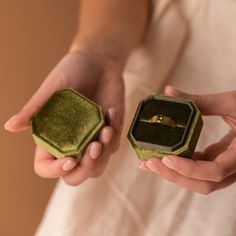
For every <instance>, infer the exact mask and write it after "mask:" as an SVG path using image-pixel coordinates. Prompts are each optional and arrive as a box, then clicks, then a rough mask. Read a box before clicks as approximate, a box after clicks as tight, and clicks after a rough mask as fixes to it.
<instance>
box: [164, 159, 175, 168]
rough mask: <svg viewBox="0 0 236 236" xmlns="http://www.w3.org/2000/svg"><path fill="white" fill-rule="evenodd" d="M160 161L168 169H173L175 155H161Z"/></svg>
mask: <svg viewBox="0 0 236 236" xmlns="http://www.w3.org/2000/svg"><path fill="white" fill-rule="evenodd" d="M162 163H163V164H164V165H165V166H167V167H169V168H170V169H175V157H169V156H166V157H163V158H162Z"/></svg>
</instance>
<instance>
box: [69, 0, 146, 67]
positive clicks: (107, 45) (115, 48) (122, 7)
mask: <svg viewBox="0 0 236 236" xmlns="http://www.w3.org/2000/svg"><path fill="white" fill-rule="evenodd" d="M148 19H149V0H99V1H98V0H81V4H80V13H79V26H78V33H77V35H76V37H75V39H74V41H73V44H72V46H71V51H76V50H80V49H84V48H85V49H86V50H92V51H93V52H95V53H96V54H99V55H102V56H106V57H110V58H112V59H114V60H116V61H118V63H120V64H121V65H124V63H125V61H126V59H127V57H128V56H129V54H130V52H131V51H132V50H133V49H134V48H135V47H137V45H138V44H139V43H140V42H141V40H142V38H143V35H144V33H145V30H146V27H147V23H148Z"/></svg>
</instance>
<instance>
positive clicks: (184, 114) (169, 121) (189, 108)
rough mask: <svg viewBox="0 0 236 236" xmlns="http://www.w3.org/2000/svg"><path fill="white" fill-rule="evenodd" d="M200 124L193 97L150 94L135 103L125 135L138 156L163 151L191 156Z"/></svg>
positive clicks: (152, 154)
mask: <svg viewBox="0 0 236 236" xmlns="http://www.w3.org/2000/svg"><path fill="white" fill-rule="evenodd" d="M202 126H203V120H202V117H201V114H200V111H199V109H198V108H197V106H196V104H195V103H194V102H193V101H191V100H185V99H179V98H173V97H168V96H163V95H159V94H154V95H151V96H149V97H147V98H146V99H144V100H142V101H141V102H140V103H139V105H138V108H137V110H136V114H135V116H134V118H133V122H132V124H131V127H130V129H129V132H128V139H129V142H130V144H131V145H132V147H133V148H134V150H135V151H136V153H137V155H138V157H139V159H141V160H147V159H148V158H150V157H153V156H155V157H159V158H162V157H163V156H165V155H178V156H183V157H191V156H192V154H193V152H194V150H195V147H196V144H197V141H198V138H199V136H200V133H201V129H202Z"/></svg>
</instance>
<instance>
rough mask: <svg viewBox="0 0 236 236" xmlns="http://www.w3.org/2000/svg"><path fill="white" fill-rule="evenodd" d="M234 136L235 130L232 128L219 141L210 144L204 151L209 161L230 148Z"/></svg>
mask: <svg viewBox="0 0 236 236" xmlns="http://www.w3.org/2000/svg"><path fill="white" fill-rule="evenodd" d="M234 137H235V132H234V131H233V130H231V131H230V132H229V133H228V134H226V135H225V136H224V137H223V138H222V139H221V140H220V141H219V142H217V143H213V144H211V145H210V146H208V147H207V148H206V149H205V150H204V153H203V156H204V157H205V160H207V161H213V160H215V159H216V157H217V156H219V155H220V154H221V153H222V152H224V151H225V150H226V149H227V148H228V146H229V145H230V143H231V142H232V140H233V139H234Z"/></svg>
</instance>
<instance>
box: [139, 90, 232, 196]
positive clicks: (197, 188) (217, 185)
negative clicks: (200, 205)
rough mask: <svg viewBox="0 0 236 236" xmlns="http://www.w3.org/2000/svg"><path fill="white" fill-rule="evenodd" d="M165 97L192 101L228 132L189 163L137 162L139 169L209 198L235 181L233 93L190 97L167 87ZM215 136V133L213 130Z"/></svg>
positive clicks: (165, 159) (167, 160) (173, 160)
mask: <svg viewBox="0 0 236 236" xmlns="http://www.w3.org/2000/svg"><path fill="white" fill-rule="evenodd" d="M165 94H166V95H168V96H174V97H180V98H186V99H191V100H193V101H195V102H196V104H197V105H198V107H199V109H200V110H201V112H202V114H203V115H217V116H221V117H222V118H223V120H224V121H225V122H227V123H228V124H229V125H230V126H231V128H232V129H231V130H230V131H229V133H228V134H227V135H225V136H224V137H223V138H222V139H221V140H220V141H219V142H217V143H214V144H212V145H210V146H209V147H207V148H206V149H205V150H204V151H203V152H195V153H194V154H193V156H192V159H187V158H183V157H178V156H165V157H163V158H162V159H159V158H150V159H148V160H147V161H140V165H139V167H140V168H141V169H144V170H147V171H150V172H152V173H155V174H157V175H160V176H162V177H163V178H165V179H167V180H168V181H170V182H173V183H175V184H177V185H179V186H182V187H184V188H186V189H188V190H190V191H192V192H197V193H201V194H209V193H211V192H213V191H215V190H218V189H222V188H225V187H227V186H229V185H230V184H232V183H234V182H235V181H236V91H230V92H225V93H219V94H208V95H190V94H186V93H183V92H181V91H179V90H176V89H175V88H173V87H171V86H167V87H166V89H165ZM212 132H214V130H212Z"/></svg>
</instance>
